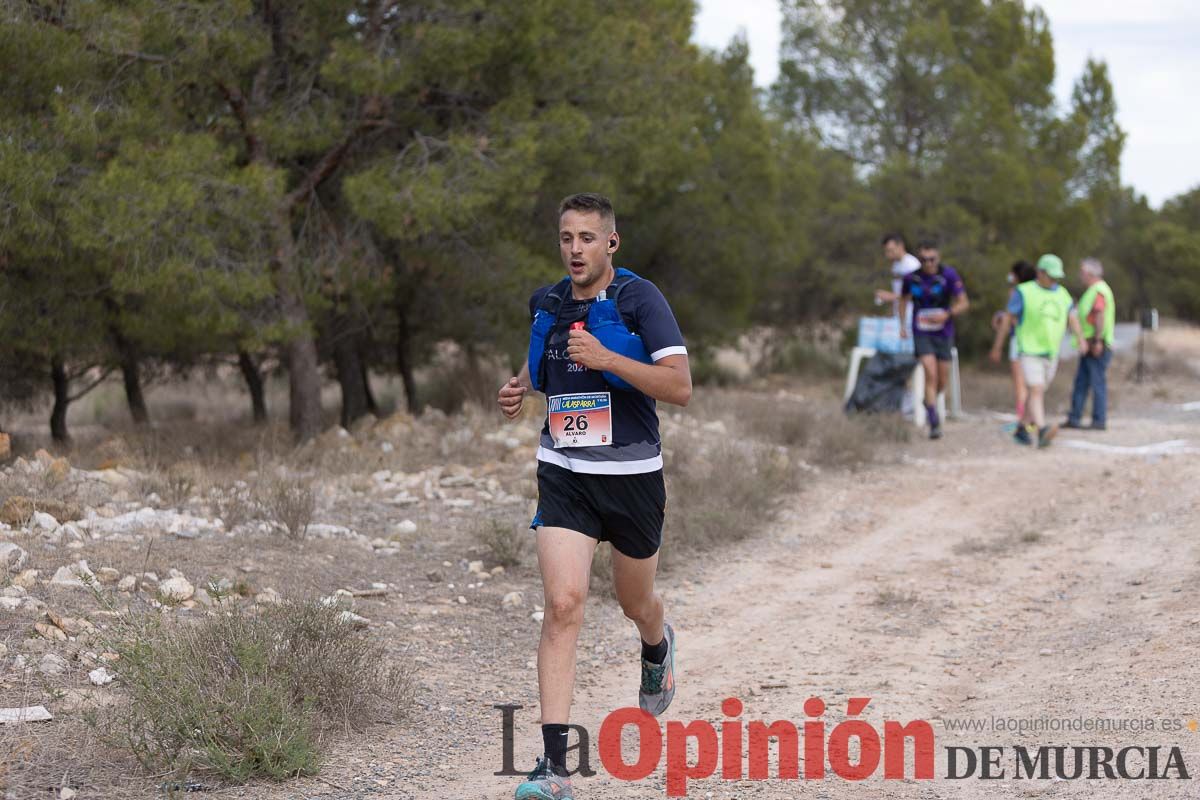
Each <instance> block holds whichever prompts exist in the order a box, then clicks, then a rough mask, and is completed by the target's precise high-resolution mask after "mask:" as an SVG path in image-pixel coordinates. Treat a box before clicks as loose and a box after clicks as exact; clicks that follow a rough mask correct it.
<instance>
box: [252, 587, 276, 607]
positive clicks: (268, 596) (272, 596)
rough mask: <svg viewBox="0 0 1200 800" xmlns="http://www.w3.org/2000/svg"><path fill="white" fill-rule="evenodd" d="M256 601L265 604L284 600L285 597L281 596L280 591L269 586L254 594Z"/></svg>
mask: <svg viewBox="0 0 1200 800" xmlns="http://www.w3.org/2000/svg"><path fill="white" fill-rule="evenodd" d="M254 602H256V603H259V604H263V605H265V604H267V603H281V602H283V598H282V597H280V596H279V592H277V591H275V590H274V589H272V588H270V587H269V586H268V587H267V588H266V589H263V590H262V591H261V592H259V593H258V594H256V595H254Z"/></svg>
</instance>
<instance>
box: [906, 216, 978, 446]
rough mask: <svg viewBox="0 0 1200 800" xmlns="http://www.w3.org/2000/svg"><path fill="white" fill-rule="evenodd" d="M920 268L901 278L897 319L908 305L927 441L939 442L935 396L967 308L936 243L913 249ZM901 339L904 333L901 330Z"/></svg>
mask: <svg viewBox="0 0 1200 800" xmlns="http://www.w3.org/2000/svg"><path fill="white" fill-rule="evenodd" d="M917 259H918V260H919V261H920V262H921V268H920V269H919V270H916V271H915V272H910V273H909V274H907V275H905V276H904V283H903V285H902V286H901V288H900V318H901V319H903V318H904V317H905V316H907V314H908V306H909V304H910V303H911V305H912V337H913V352H915V353H916V356H917V358H918V359H919V360H920V362H921V366H922V367H923V368H924V369H925V415H926V416H927V417H928V419H929V438H930V439H940V438H942V422H941V420H940V419H938V413H937V396H938V393H939V392H943V391H945V389H946V385H947V384H948V383H949V382H950V361H951V350H952V349H953V347H954V318H955V317H957V316H958V315H959V314H962V313H963V312H965V311H966V310H967V307H968V306H969V305H970V303H969V301H968V300H967V291H966V289H965V288H964V287H963V282H962V278H961V277H959V274H958V271H957V270H955V269H954V267H951V266H949V265H947V264H943V263H942V257H941V254H940V253H939V252H938V245H937V242H935V241H932V240H928V239H927V240H925V241H923V242H921V243H920V244H918V245H917ZM900 335H901V336H908V331H907V330H905V329H904V327H903V326H901V329H900Z"/></svg>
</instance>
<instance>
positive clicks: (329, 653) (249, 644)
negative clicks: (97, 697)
mask: <svg viewBox="0 0 1200 800" xmlns="http://www.w3.org/2000/svg"><path fill="white" fill-rule="evenodd" d="M343 613H344V612H342V611H341V610H339V609H337V608H332V607H328V606H325V605H323V604H321V603H315V602H308V603H284V604H281V605H277V606H270V607H267V608H264V609H262V610H260V611H259V612H258V613H254V612H252V611H249V610H245V609H242V608H240V607H237V606H233V607H230V608H222V609H221V611H220V613H217V614H214V615H212V616H208V617H205V618H203V619H202V620H200V621H197V622H194V623H187V622H180V623H177V624H169V623H167V622H165V621H163V620H162V619H161V618H158V617H138V618H126V620H125V622H124V624H123V625H122V626H120V627H119V628H118V629H117V631H118V633H117V636H118V637H119V638H115V639H114V641H112V642H110V646H111V647H113V648H114V649H115V651H116V652H117V653H118V654H119V655H120V661H119V664H120V675H121V685H122V687H123V694H124V696H125V702H123V703H121V704H120V705H119V706H118V707H116V708H113V709H111V710H108V711H106V712H104V713H101V714H97V715H95V716H94V717H93V718H92V724H94V725H95V726H96V728H97V730H99V731H100V732H101V733H102V735H103V737H104V739H105V740H106V741H108V742H110V743H112V744H114V745H116V746H119V747H121V748H122V749H124V750H126V751H128V752H130V753H131V754H132V755H133V756H134V757H135V758H136V759H137V760H138V761H139V762H140V763H141V764H142V766H143V767H144V768H145V769H147V770H149V771H152V772H153V773H155V774H158V775H160V776H170V777H172V778H173V779H177V780H182V779H185V778H187V777H189V776H193V775H214V776H217V777H219V778H221V779H222V780H225V781H232V782H237V783H241V782H244V781H246V780H249V779H250V778H253V777H259V776H261V777H269V778H277V779H278V778H285V777H289V776H295V775H299V774H311V773H313V772H316V771H317V769H318V767H319V762H320V755H321V749H322V744H323V741H324V737H325V734H326V733H328V732H330V731H333V730H337V729H347V728H350V729H361V728H363V727H364V726H365V725H367V724H369V723H372V722H382V721H394V720H397V719H400V718H402V717H403V716H404V715H405V714H406V712H407V710H408V708H409V707H410V704H411V702H412V690H413V681H412V673H411V671H410V670H409V668H408V667H407V665H406V664H404V663H403V662H400V663H397V662H396V660H395V658H394V657H393V656H391V655H389V654H388V653H387V652H386V651H385V649H384V647H383V646H382V645H381V644H379V643H376V642H373V641H371V639H370V638H369V637H367V636H365V635H363V634H360V633H357V632H355V631H354V630H353V628H352V626H351V625H350V624H349V623H348V622H347V621H345V620H343V619H342V614H343Z"/></svg>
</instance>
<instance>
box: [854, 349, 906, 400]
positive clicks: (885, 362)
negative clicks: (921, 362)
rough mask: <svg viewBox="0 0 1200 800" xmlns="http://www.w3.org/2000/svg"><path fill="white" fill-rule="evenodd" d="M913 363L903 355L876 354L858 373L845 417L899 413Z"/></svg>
mask: <svg viewBox="0 0 1200 800" xmlns="http://www.w3.org/2000/svg"><path fill="white" fill-rule="evenodd" d="M916 365H917V360H916V359H915V358H913V357H912V356H911V355H909V354H907V353H876V354H875V355H873V356H871V359H870V360H869V361H868V362H867V363H866V366H864V367H863V368H862V369H861V370H859V373H858V382H857V383H856V384H855V385H854V391H853V392H852V393H851V395H850V399H849V400H847V401H846V413H847V414H853V413H855V412H866V413H871V414H878V413H886V412H899V411H901V410H903V406H904V396H905V395H906V394H907V393H908V388H907V385H908V377H909V376H910V375H912V371H913V368H914V367H916Z"/></svg>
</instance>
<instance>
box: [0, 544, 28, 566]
mask: <svg viewBox="0 0 1200 800" xmlns="http://www.w3.org/2000/svg"><path fill="white" fill-rule="evenodd" d="M28 559H29V554H28V553H26V552H25V551H24V550H23V549H22V548H21V546H20V545H16V544H13V543H12V542H0V567H4V568H5V569H7V570H8V571H10V572H11V571H15V570H18V569H20V568H21V567H23V566H25V562H26V561H27V560H28Z"/></svg>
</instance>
